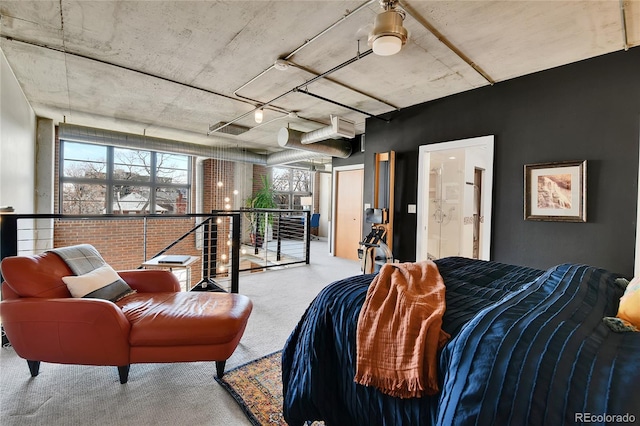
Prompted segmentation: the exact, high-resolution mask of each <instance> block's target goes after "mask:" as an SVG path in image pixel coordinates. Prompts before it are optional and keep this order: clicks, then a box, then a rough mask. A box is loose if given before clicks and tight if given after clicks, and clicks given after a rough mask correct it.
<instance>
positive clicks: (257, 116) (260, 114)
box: [253, 109, 264, 124]
mask: <svg viewBox="0 0 640 426" xmlns="http://www.w3.org/2000/svg"><path fill="white" fill-rule="evenodd" d="M253 118H254V119H255V120H256V123H258V124H260V123H262V119H263V118H264V114H263V112H262V110H261V109H257V110H256V113H255V115H254V117H253Z"/></svg>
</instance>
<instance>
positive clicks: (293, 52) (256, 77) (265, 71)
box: [233, 0, 376, 102]
mask: <svg viewBox="0 0 640 426" xmlns="http://www.w3.org/2000/svg"><path fill="white" fill-rule="evenodd" d="M375 1H376V0H368V1H367V2H365V3H363V4H361V5H360V6H358V7H357V8H355V9H354V10H352V11H351V12H349V13H347V14H345V15H344V16H343V17H342V18H340V19H339V20H338V21H336V22H334V23H333V24H331V25H330V26H329V27H327V28H325V29H324V30H322V31H321V32H319V33H318V34H316V35H315V36H313V37H311V38H310V39H307V40H305V42H304V43H303V44H301V45H300V46H298V47H297V48H296V49H295V50H293V51H292V52H291V53H289V54H288V55H287V56H285V57H284V58H282V59H284V60H285V61H287V60H289V59H291V58H292V57H293V55H295V54H296V53H298V52H300V51H301V50H302V49H304V48H305V47H307V46H309V45H310V44H311V43H313V42H314V41H316V40H317V39H319V38H320V37H322V36H323V35H325V34H326V33H328V32H329V31H331V30H332V29H333V28H335V27H337V26H338V25H340V24H341V23H343V22H344V21H346V20H347V19H348V18H350V17H351V16H353V15H354V14H356V13H358V12H360V11H361V10H362V9H364V8H365V7H367V6H368V5H369V4H371V3H373V2H375ZM274 68H275V64H272V65H271V66H270V67H269V68H267V69H265V70H264V71H262V72H261V73H260V74H258V75H257V76H255V77H253V78H252V79H251V80H249V81H247V82H246V83H244V84H243V85H242V86H240V87H238V88H237V89H236V90H234V91H233V94H234V96H238V97H239V98H244V96H240V95H238V92H239V91H240V90H242V89H244V88H245V87H247V86H248V85H250V84H251V83H253V82H254V81H256V80H257V79H258V78H260V77H262V76H263V75H265V74H266V73H267V72H269V71H271V70H272V69H274ZM245 99H249V100H251V101H255V100H254V99H250V98H245ZM256 102H257V101H256Z"/></svg>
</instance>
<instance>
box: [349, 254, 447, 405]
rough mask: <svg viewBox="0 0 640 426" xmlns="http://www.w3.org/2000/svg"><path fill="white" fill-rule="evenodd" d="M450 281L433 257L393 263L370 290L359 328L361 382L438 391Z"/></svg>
mask: <svg viewBox="0 0 640 426" xmlns="http://www.w3.org/2000/svg"><path fill="white" fill-rule="evenodd" d="M444 295H445V287H444V282H443V280H442V277H441V276H440V271H438V267H437V266H436V264H435V263H433V262H432V261H430V260H429V261H425V262H419V263H387V264H384V265H383V266H382V268H381V269H380V272H379V274H378V275H377V276H376V277H375V278H374V279H373V282H372V283H371V285H370V286H369V290H368V291H367V297H366V299H365V301H364V305H363V307H362V310H361V311H360V316H359V317H358V326H357V331H356V350H357V358H356V375H355V378H354V380H355V381H356V383H359V384H361V385H365V386H374V387H376V388H378V389H379V390H380V391H381V392H383V393H385V394H388V395H392V396H396V397H400V398H413V397H419V396H423V395H424V394H426V395H433V394H435V393H437V392H438V390H439V389H438V375H437V367H438V361H437V353H438V351H439V350H440V349H442V347H443V346H444V344H445V343H446V342H447V340H448V339H449V338H450V337H451V336H449V335H448V334H447V333H445V332H444V331H442V329H441V328H440V327H441V326H442V315H444V311H445V298H444Z"/></svg>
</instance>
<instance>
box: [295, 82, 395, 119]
mask: <svg viewBox="0 0 640 426" xmlns="http://www.w3.org/2000/svg"><path fill="white" fill-rule="evenodd" d="M297 92H298V93H303V94H305V95H308V96H311V97H312V98H316V99H320V100H321V101H325V102H329V103H331V104H334V105H338V106H341V107H342V108H346V109H350V110H351V111H355V112H359V113H360V114H363V115H366V116H368V117H370V118H376V119H378V120H382V121H386V122H387V123H388V122H389V120H387V119H386V118H382V117H380V116H377V115H375V114H370V113H368V112H366V111H362V110H359V109H357V108H354V107H352V106H349V105H345V104H342V103H340V102H336V101H334V100H331V99H329V98H325V97H324V96H320V95H316V94H315V93H311V92H309V91H308V90H307V89H306V88H305V89H304V90H298V91H297ZM396 111H399V109H398V108H396Z"/></svg>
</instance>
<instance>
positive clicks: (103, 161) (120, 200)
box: [60, 141, 191, 214]
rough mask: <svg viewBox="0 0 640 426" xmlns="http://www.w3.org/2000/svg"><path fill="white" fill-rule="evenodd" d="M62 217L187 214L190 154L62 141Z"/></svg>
mask: <svg viewBox="0 0 640 426" xmlns="http://www.w3.org/2000/svg"><path fill="white" fill-rule="evenodd" d="M60 158H61V161H60V170H61V171H62V172H61V173H60V188H61V191H60V193H61V194H60V197H61V203H60V211H61V213H63V214H104V213H113V214H147V213H157V214H184V213H187V212H188V211H189V194H190V188H191V186H190V179H189V176H190V175H191V174H190V170H191V168H190V165H191V163H190V159H189V157H188V156H186V155H178V154H169V153H164V152H153V151H141V150H135V149H127V148H117V147H112V146H102V145H91V144H85V143H77V142H68V141H62V143H61V155H60Z"/></svg>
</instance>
